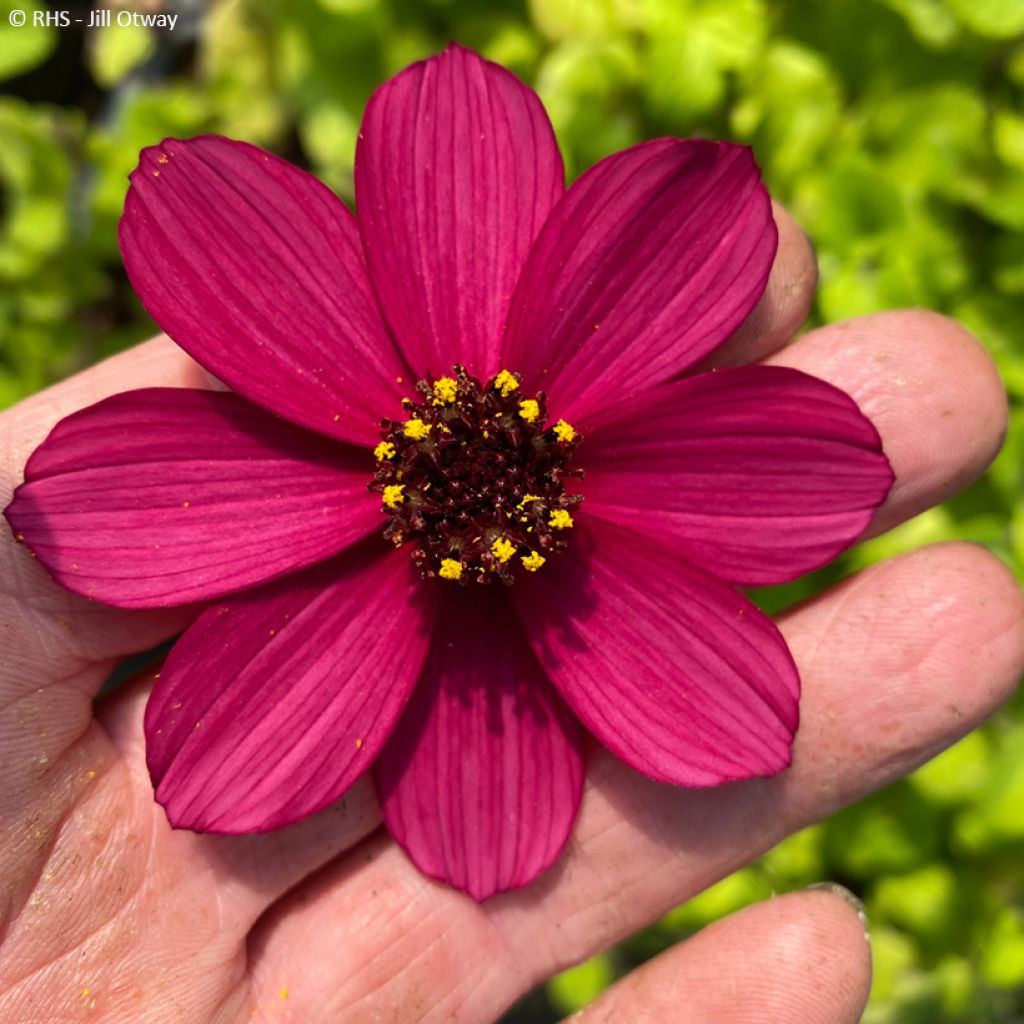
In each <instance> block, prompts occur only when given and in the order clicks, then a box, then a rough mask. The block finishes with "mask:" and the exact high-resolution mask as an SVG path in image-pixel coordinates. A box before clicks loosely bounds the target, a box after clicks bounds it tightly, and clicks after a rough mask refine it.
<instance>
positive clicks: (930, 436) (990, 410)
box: [769, 309, 1007, 536]
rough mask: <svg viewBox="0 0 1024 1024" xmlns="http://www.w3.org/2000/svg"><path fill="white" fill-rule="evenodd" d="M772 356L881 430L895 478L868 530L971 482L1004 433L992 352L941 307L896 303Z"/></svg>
mask: <svg viewBox="0 0 1024 1024" xmlns="http://www.w3.org/2000/svg"><path fill="white" fill-rule="evenodd" d="M769 362H771V363H772V364H774V365H780V366H791V367H794V368H796V369H799V370H803V371H804V372H805V373H809V374H811V375H812V376H814V377H819V378H820V379H822V380H825V381H828V382H829V383H831V384H834V385H836V386H837V387H839V388H842V390H844V391H845V392H847V394H849V395H850V396H851V397H852V398H853V399H854V401H856V402H857V405H858V406H859V407H860V409H861V411H862V412H863V413H864V414H865V415H866V416H867V417H868V418H869V419H870V420H871V421H872V423H873V424H874V425H875V427H876V428H877V429H878V432H879V434H880V435H881V437H882V443H883V448H884V451H885V454H886V455H887V456H888V458H889V461H890V463H891V465H892V468H893V471H894V473H895V475H896V481H895V484H894V486H893V488H892V490H891V491H890V493H889V496H888V498H887V499H886V501H885V503H884V504H883V505H882V506H881V507H880V508H879V509H878V511H877V513H876V515H875V519H874V521H873V522H872V524H871V527H870V528H869V530H868V535H869V536H870V535H875V534H878V533H882V532H884V531H885V530H887V529H890V528H891V527H892V526H894V525H896V524H897V523H899V522H902V521H903V520H905V519H908V518H910V517H911V516H914V515H917V514H918V513H919V512H922V511H924V510H925V509H926V508H929V507H931V506H932V505H934V504H937V503H938V502H940V501H943V500H945V499H946V498H948V497H950V496H951V495H953V494H955V493H957V492H958V491H960V490H962V489H963V488H964V487H966V486H967V485H968V484H970V483H972V482H973V481H974V480H976V479H977V477H978V476H980V475H981V473H983V472H984V470H985V469H986V468H987V466H988V465H989V464H990V463H991V462H992V460H993V459H994V458H995V456H996V454H997V453H998V451H999V448H1000V446H1001V445H1002V443H1003V440H1004V438H1005V436H1006V425H1007V401H1006V393H1005V390H1004V388H1003V385H1002V382H1001V381H1000V379H999V374H998V372H997V371H996V368H995V365H994V363H993V362H992V359H991V357H990V356H989V355H988V353H987V352H986V351H985V349H984V347H983V346H982V345H981V344H980V343H979V341H978V340H977V339H976V338H975V337H974V336H973V335H972V334H971V333H970V332H969V331H968V330H966V329H965V328H964V327H962V326H961V325H960V324H958V323H957V322H956V321H954V320H951V319H950V318H949V317H946V316H942V315H940V314H938V313H932V312H929V311H927V310H919V309H908V310H898V311H894V312H889V313H876V314H872V315H869V316H864V317H858V318H857V319H855V320H848V321H845V322H843V323H839V324H833V325H830V326H827V327H823V328H819V329H818V330H815V331H811V332H810V333H808V334H806V335H804V336H803V337H802V338H801V339H800V340H799V341H798V342H797V343H796V344H794V345H792V346H790V347H789V348H787V349H786V350H784V351H782V352H779V353H777V354H776V355H775V356H773V357H772V358H771V359H770V360H769Z"/></svg>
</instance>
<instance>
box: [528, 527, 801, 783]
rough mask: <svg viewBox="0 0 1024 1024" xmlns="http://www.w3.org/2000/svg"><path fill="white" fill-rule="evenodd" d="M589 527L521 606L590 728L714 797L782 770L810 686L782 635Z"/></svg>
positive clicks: (645, 546) (667, 561) (632, 544)
mask: <svg viewBox="0 0 1024 1024" xmlns="http://www.w3.org/2000/svg"><path fill="white" fill-rule="evenodd" d="M582 519H583V517H582V514H581V516H580V523H581V529H580V530H579V531H578V533H579V536H576V537H574V538H573V543H572V544H571V545H570V546H569V549H568V551H566V552H565V553H564V554H562V555H560V556H558V557H555V558H551V559H549V560H548V564H547V565H545V566H544V568H543V569H542V570H541V571H540V572H539V573H537V576H536V578H535V579H530V580H526V581H524V586H518V585H517V586H516V588H515V591H514V593H515V598H516V606H517V608H518V609H519V613H520V615H521V616H522V618H523V621H524V623H525V624H526V629H527V633H528V634H529V637H530V641H531V643H532V644H533V645H534V649H535V650H536V652H537V656H538V658H539V659H540V662H541V664H542V665H543V666H544V668H545V670H546V671H547V673H548V675H549V677H550V678H551V680H552V682H553V683H554V684H555V686H556V687H557V688H558V689H559V691H560V692H561V694H562V696H563V697H565V699H566V701H567V702H568V704H569V706H570V707H571V708H572V709H573V711H575V712H576V714H577V715H578V716H579V717H580V719H581V720H582V721H583V724H584V725H586V726H587V728H588V729H590V731H591V732H593V733H594V735H595V736H597V738H598V739H599V740H600V741H601V742H602V743H603V744H604V745H605V746H606V747H608V749H609V750H611V751H612V753H614V754H615V755H616V756H618V757H620V758H621V759H622V760H623V761H625V762H626V763H627V764H630V765H632V766H633V767H634V768H636V769H637V770H638V771H640V772H643V773H644V774H645V775H648V776H650V777H651V778H653V779H657V780H659V781H661V782H671V783H675V784H676V785H681V786H714V785H717V784H719V783H721V782H727V781H730V780H732V779H744V778H750V777H752V776H757V775H773V774H775V773H776V772H778V771H781V770H782V769H783V768H785V767H786V766H787V765H788V764H789V763H790V758H791V746H792V740H793V735H794V733H795V732H796V727H797V721H798V709H797V701H798V697H799V691H800V682H799V677H798V675H797V670H796V666H795V665H794V664H793V659H792V657H791V656H790V653H789V651H788V649H787V648H786V643H785V641H784V640H783V639H782V636H781V634H780V633H779V631H778V630H777V629H776V628H775V626H774V624H773V623H772V621H771V620H770V619H769V618H768V617H767V616H766V615H764V614H763V613H762V612H761V611H759V610H758V608H757V607H756V606H755V605H753V604H752V603H751V602H750V601H748V600H747V599H746V598H745V597H743V596H742V595H741V594H739V593H737V592H736V591H735V590H733V589H732V588H731V587H729V586H727V585H726V584H724V583H721V582H719V581H718V580H716V579H715V578H714V577H713V576H710V575H708V574H707V573H706V572H704V571H703V570H702V569H698V568H696V567H695V566H692V565H689V564H688V563H687V562H685V561H684V560H683V559H681V558H679V557H678V556H676V555H674V554H673V553H672V552H670V551H669V550H667V549H666V548H664V547H662V546H660V545H657V544H655V543H653V542H652V541H650V540H649V539H647V538H644V537H641V536H640V535H638V534H633V533H631V532H629V531H627V530H622V529H619V528H617V527H614V526H609V525H605V524H594V523H593V522H589V523H587V526H586V527H585V528H582ZM588 541H589V545H588V543H587V542H588ZM581 542H582V543H581Z"/></svg>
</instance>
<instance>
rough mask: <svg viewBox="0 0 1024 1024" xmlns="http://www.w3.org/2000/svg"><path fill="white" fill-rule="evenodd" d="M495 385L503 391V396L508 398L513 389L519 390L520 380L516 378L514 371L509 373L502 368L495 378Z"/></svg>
mask: <svg viewBox="0 0 1024 1024" xmlns="http://www.w3.org/2000/svg"><path fill="white" fill-rule="evenodd" d="M494 386H495V387H496V388H497V389H498V390H499V391H500V392H501V397H502V398H508V396H509V395H511V394H512V392H513V391H518V390H519V381H518V380H517V379H516V375H515V374H514V373H509V371H508V370H502V371H501V373H499V374H498V376H497V377H495V378H494Z"/></svg>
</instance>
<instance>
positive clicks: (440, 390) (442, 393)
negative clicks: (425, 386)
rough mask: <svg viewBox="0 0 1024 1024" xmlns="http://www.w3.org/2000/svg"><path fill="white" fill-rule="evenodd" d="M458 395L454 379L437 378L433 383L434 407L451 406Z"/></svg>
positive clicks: (457, 386) (456, 383) (457, 387)
mask: <svg viewBox="0 0 1024 1024" xmlns="http://www.w3.org/2000/svg"><path fill="white" fill-rule="evenodd" d="M458 394H459V385H458V382H457V381H456V380H455V378H454V377H438V378H437V380H435V381H434V405H451V403H452V402H454V401H455V399H456V397H457V396H458Z"/></svg>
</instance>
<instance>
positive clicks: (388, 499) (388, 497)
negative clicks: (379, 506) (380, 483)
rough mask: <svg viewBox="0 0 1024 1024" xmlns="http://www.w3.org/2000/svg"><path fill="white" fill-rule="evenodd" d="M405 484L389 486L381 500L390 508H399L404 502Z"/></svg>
mask: <svg viewBox="0 0 1024 1024" xmlns="http://www.w3.org/2000/svg"><path fill="white" fill-rule="evenodd" d="M404 491H405V484H388V486H387V487H385V488H384V493H383V494H382V495H381V500H382V501H383V502H384V504H385V506H387V507H388V508H398V506H399V505H401V504H402V501H403V500H404Z"/></svg>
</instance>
